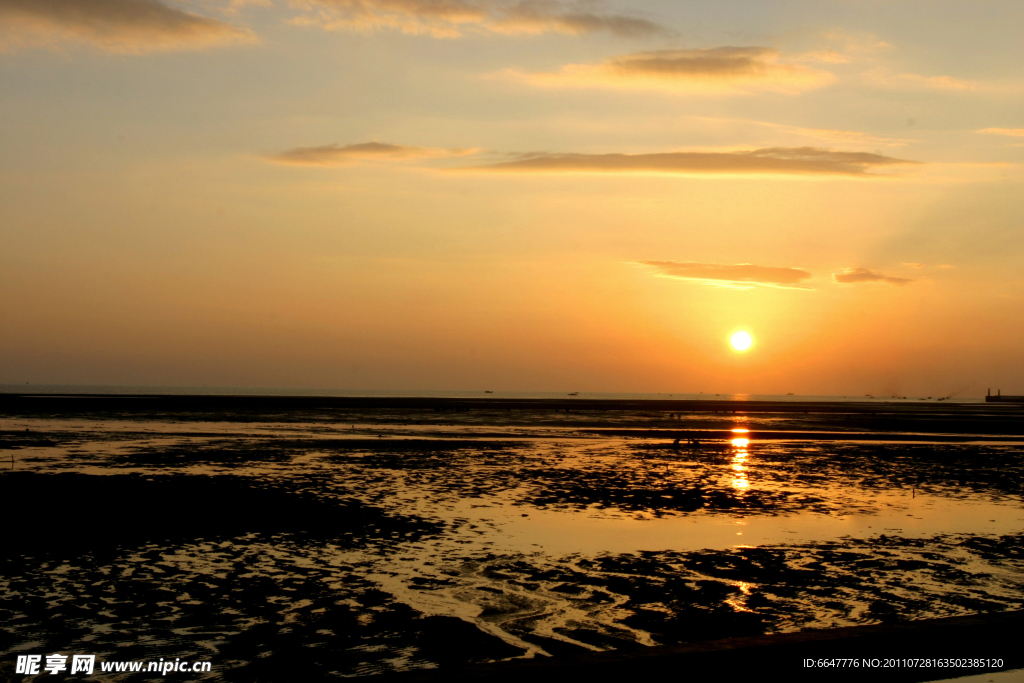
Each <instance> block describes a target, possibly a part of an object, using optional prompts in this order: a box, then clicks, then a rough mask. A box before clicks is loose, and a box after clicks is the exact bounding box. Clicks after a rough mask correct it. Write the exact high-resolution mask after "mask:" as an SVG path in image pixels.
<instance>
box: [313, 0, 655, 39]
mask: <svg viewBox="0 0 1024 683" xmlns="http://www.w3.org/2000/svg"><path fill="white" fill-rule="evenodd" d="M293 4H294V5H297V6H300V7H304V8H305V9H306V10H307V12H306V14H304V15H302V16H300V17H298V18H296V19H295V20H294V23H299V24H311V25H319V26H322V27H324V28H326V29H329V30H348V31H361V32H368V31H375V30H379V29H393V30H398V31H401V32H403V33H409V34H427V35H431V36H434V37H437V38H455V37H458V36H462V35H465V34H466V33H502V34H527V35H530V34H540V33H567V34H572V35H579V34H585V33H597V32H606V33H611V34H614V35H618V36H627V37H636V36H648V35H654V34H659V33H665V32H666V31H665V29H664V28H662V27H661V26H659V25H658V24H655V23H654V22H651V21H648V20H646V19H641V18H637V17H630V16H625V15H621V14H608V13H602V12H595V11H585V10H581V9H579V7H578V6H576V5H571V4H568V3H564V2H559V1H558V0H519V1H517V2H503V1H501V0H296V1H295V2H293Z"/></svg>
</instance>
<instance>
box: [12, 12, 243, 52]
mask: <svg viewBox="0 0 1024 683" xmlns="http://www.w3.org/2000/svg"><path fill="white" fill-rule="evenodd" d="M255 39H256V37H255V35H254V34H253V33H252V32H250V31H248V30H246V29H242V28H239V27H237V26H232V25H230V24H226V23H224V22H222V21H219V20H217V19H213V18H211V17H205V16H201V15H198V14H193V13H191V12H183V11H181V10H179V9H175V8H173V7H169V6H167V5H165V4H163V3H161V2H158V1H157V0H0V50H11V49H16V48H20V47H51V48H56V47H60V46H62V45H65V44H68V43H72V44H73V43H79V44H87V45H90V46H93V47H96V48H99V49H102V50H105V51H108V52H119V53H129V54H137V53H143V52H155V51H164V50H188V49H199V48H206V47H212V46H217V45H225V44H231V43H245V42H252V41H254V40H255Z"/></svg>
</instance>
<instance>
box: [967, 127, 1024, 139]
mask: <svg viewBox="0 0 1024 683" xmlns="http://www.w3.org/2000/svg"><path fill="white" fill-rule="evenodd" d="M974 132H975V133H986V134H988V135H1010V136H1012V137H1015V138H1024V128H982V129H981V130H976V131H974Z"/></svg>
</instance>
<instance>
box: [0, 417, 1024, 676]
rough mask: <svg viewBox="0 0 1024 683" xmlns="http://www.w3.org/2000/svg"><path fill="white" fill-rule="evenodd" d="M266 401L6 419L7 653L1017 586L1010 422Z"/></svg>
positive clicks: (662, 626)
mask: <svg viewBox="0 0 1024 683" xmlns="http://www.w3.org/2000/svg"><path fill="white" fill-rule="evenodd" d="M267 417H268V418H271V419H266V420H262V421H260V420H254V419H246V420H244V421H241V420H234V421H232V420H223V421H211V420H209V419H203V418H202V416H200V417H196V416H184V417H183V419H175V420H167V419H148V418H147V419H140V418H138V417H133V416H131V415H127V416H121V417H117V418H113V419H112V418H111V417H110V416H103V418H102V419H97V418H95V417H89V416H86V417H74V418H65V419H54V418H34V417H25V416H19V417H9V418H2V419H0V433H2V434H3V439H4V442H5V443H6V444H7V445H8V446H9V447H12V448H10V449H9V450H3V451H0V456H9V455H10V456H13V472H14V473H13V474H10V475H5V476H4V482H6V485H7V486H8V493H11V494H12V497H11V498H10V500H15V499H16V500H17V501H19V505H20V506H21V507H19V508H18V509H17V510H15V511H13V512H12V513H11V514H14V515H16V516H17V519H19V520H20V524H19V531H18V533H19V534H20V536H18V538H19V545H18V548H17V552H10V551H9V552H8V554H7V555H5V556H4V557H3V562H4V563H5V571H4V572H3V576H4V577H5V578H4V579H3V583H2V585H0V588H3V589H4V592H3V595H5V596H6V597H5V598H3V599H2V600H0V610H2V611H0V623H3V625H4V627H5V628H4V633H5V635H4V636H3V640H2V641H0V650H3V651H4V652H5V655H4V659H10V656H9V655H10V654H11V653H15V652H29V651H40V652H41V651H43V650H45V651H47V652H50V651H60V650H62V649H63V650H67V651H74V652H83V653H93V652H95V653H96V654H101V655H106V656H107V658H108V659H132V658H135V659H143V658H149V659H152V658H159V657H182V658H185V657H190V658H206V659H210V660H211V661H213V662H214V663H215V665H214V671H213V672H212V673H211V674H210V677H211V678H214V679H225V680H250V679H252V678H253V676H254V672H255V671H260V672H264V673H263V674H261V675H270V674H268V673H267V672H273V671H274V670H275V667H280V670H281V671H288V672H289V673H288V675H289V676H291V677H294V676H295V675H301V674H302V673H303V672H304V673H305V674H307V675H310V676H313V675H318V676H319V675H330V674H334V675H361V674H373V673H378V672H383V671H389V670H395V669H398V670H402V669H409V668H422V667H434V666H438V665H447V664H451V663H457V662H462V661H482V660H491V659H503V658H510V657H532V656H544V655H553V656H560V655H565V654H571V653H573V652H579V651H582V650H588V649H607V648H615V649H628V648H635V647H641V646H645V645H653V644H669V643H674V642H681V641H687V640H693V639H707V638H714V637H727V636H738V635H748V634H755V633H765V632H777V631H790V630H799V629H805V628H821V627H828V626H832V625H847V624H861V623H873V622H885V621H892V620H899V619H905V618H923V617H929V616H943V615H951V614H963V613H970V612H977V611H991V610H1000V609H1010V608H1019V607H1020V606H1021V605H1022V604H1024V598H1022V596H1024V591H1022V588H1024V506H1022V504H1021V503H1022V500H1021V484H1020V482H1021V476H1020V475H1021V473H1022V469H1024V446H1021V445H1019V444H1016V443H1012V441H1011V442H1008V443H980V442H979V443H955V444H952V443H926V442H917V443H909V442H892V443H885V442H871V443H862V442H851V441H825V442H823V441H764V442H759V441H757V440H756V439H755V440H750V441H748V442H747V443H741V442H732V441H730V440H726V441H716V442H705V443H703V444H702V445H701V446H700V447H697V446H690V445H688V444H686V443H685V441H684V442H683V443H682V444H680V447H679V448H674V447H673V446H672V442H671V440H667V439H664V438H643V437H642V436H641V435H639V433H638V436H636V437H628V436H609V435H607V434H600V433H590V432H588V431H586V428H589V427H591V426H593V425H591V424H589V423H588V424H580V423H578V422H572V421H571V420H572V418H570V417H565V416H562V415H557V416H554V415H551V414H550V413H545V414H543V415H539V414H538V415H533V416H532V417H531V415H530V414H517V415H514V416H500V417H493V416H492V417H487V416H483V417H481V416H479V415H472V416H461V415H444V416H440V417H438V416H418V417H417V419H403V420H395V419H393V417H389V416H387V415H383V416H382V415H379V414H346V415H339V416H337V419H334V420H331V421H324V420H320V419H307V420H303V419H301V418H296V417H295V416H286V417H287V419H279V418H280V416H267ZM658 419H661V418H658ZM708 419H709V418H707V417H706V416H692V417H690V418H689V421H687V420H683V419H680V418H675V419H674V422H673V424H674V425H680V424H681V423H686V424H687V425H690V424H691V423H696V422H698V421H701V424H699V425H696V426H695V428H699V429H706V428H708V427H709V425H708V424H706V423H707V421H708ZM713 419H716V420H718V421H719V423H718V424H717V425H711V426H718V427H722V426H726V427H728V426H734V427H736V428H741V427H742V428H748V427H754V426H757V427H759V428H762V429H763V428H765V425H772V426H775V427H780V426H781V428H783V429H793V428H794V425H797V424H798V423H800V422H801V421H802V420H805V419H806V418H803V417H793V418H791V419H788V420H787V418H786V417H784V416H783V417H778V416H776V417H762V418H756V419H747V418H742V419H741V418H734V417H732V416H729V417H728V418H726V417H725V416H722V417H721V418H718V417H716V418H713ZM615 420H619V418H614V419H613V420H612V421H615ZM652 420H654V418H652ZM620 421H621V422H628V420H626V419H625V418H622V419H621V420H620ZM635 421H636V419H635V416H634V422H635ZM644 426H647V422H645V423H644ZM26 429H27V430H28V432H26V431H25V430H26ZM922 441H927V435H926V434H925V435H924V436H923V437H922ZM62 501H63V503H62ZM71 503H73V504H74V509H69V508H68V507H66V506H67V505H69V504H71ZM62 505H64V506H65V507H61V506H62ZM29 511H32V514H28V512H29ZM69 515H74V517H75V519H73V520H71V521H70V522H69V521H68V518H69ZM451 641H455V642H458V643H461V644H463V646H462V647H458V648H452V647H451V645H450V644H449V643H450V642H451ZM299 654H301V656H302V657H303V658H304V659H303V661H304V662H305V663H304V664H303V666H304V667H306V668H305V669H304V670H303V671H302V672H296V671H295V670H294V669H293V668H288V667H290V666H293V663H294V661H295V658H296V657H297V656H298V655H299ZM289 662H291V663H292V664H289Z"/></svg>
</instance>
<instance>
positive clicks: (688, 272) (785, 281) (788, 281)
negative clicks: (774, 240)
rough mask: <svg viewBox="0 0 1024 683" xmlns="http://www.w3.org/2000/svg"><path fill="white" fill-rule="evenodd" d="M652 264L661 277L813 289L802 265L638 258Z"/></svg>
mask: <svg viewBox="0 0 1024 683" xmlns="http://www.w3.org/2000/svg"><path fill="white" fill-rule="evenodd" d="M638 263H639V264H640V265H644V266H649V267H651V268H653V269H654V270H655V271H656V273H657V274H658V275H659V276H661V277H670V278H676V279H679V280H692V281H694V282H699V283H701V284H706V285H713V286H716V287H728V288H730V289H753V288H754V287H756V286H761V287H779V288H783V289H808V290H809V289H814V288H813V287H808V286H806V285H803V284H801V283H802V282H803V281H804V280H807V279H808V278H810V277H811V274H810V273H808V272H807V271H806V270H800V269H799V268H777V267H771V266H756V265H754V264H752V263H736V264H725V263H698V262H696V261H638Z"/></svg>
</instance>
